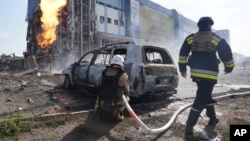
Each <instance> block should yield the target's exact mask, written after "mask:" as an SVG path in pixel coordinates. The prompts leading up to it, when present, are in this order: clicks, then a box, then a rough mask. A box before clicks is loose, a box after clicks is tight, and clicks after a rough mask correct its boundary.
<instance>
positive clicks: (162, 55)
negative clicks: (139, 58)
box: [145, 48, 172, 64]
mask: <svg viewBox="0 0 250 141" xmlns="http://www.w3.org/2000/svg"><path fill="white" fill-rule="evenodd" d="M145 60H146V62H147V63H154V64H172V60H171V58H170V56H169V55H168V53H167V52H166V51H165V50H160V49H154V48H146V49H145Z"/></svg>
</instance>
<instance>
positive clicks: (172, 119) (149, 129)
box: [122, 92, 250, 133]
mask: <svg viewBox="0 0 250 141" xmlns="http://www.w3.org/2000/svg"><path fill="white" fill-rule="evenodd" d="M247 95H250V92H242V93H233V94H227V95H222V96H217V97H215V98H214V99H215V100H217V101H220V100H224V99H226V98H236V97H242V96H247ZM122 99H123V101H124V102H125V105H126V108H127V110H128V112H129V114H130V115H131V117H132V118H133V119H134V120H135V121H136V122H137V123H139V124H140V126H141V127H142V128H143V129H144V130H145V131H146V132H147V133H160V132H163V131H166V130H167V129H169V128H170V126H171V125H172V124H173V122H174V121H175V119H176V118H177V116H178V115H179V114H180V113H181V112H182V111H184V110H185V109H186V108H188V107H190V106H191V105H192V103H191V104H187V105H185V106H183V107H181V108H180V109H178V110H177V111H176V112H175V113H174V115H173V116H172V117H171V119H170V120H169V121H168V123H166V124H165V125H164V126H162V127H160V128H156V129H151V128H149V127H148V126H147V125H146V124H144V123H143V122H142V120H141V119H140V118H139V117H138V116H137V115H136V114H135V112H134V110H133V109H132V108H131V106H130V105H129V103H128V101H127V99H126V97H125V96H124V95H123V97H122Z"/></svg>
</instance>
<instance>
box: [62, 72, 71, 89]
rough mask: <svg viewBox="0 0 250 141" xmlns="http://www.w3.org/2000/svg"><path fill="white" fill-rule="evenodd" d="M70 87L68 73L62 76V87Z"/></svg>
mask: <svg viewBox="0 0 250 141" xmlns="http://www.w3.org/2000/svg"><path fill="white" fill-rule="evenodd" d="M71 87H72V85H71V82H70V78H69V75H65V76H64V83H63V88H64V89H70V88H71Z"/></svg>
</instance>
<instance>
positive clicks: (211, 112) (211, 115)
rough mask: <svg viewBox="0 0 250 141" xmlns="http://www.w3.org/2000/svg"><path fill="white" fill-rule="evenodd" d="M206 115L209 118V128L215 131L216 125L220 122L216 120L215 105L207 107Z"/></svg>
mask: <svg viewBox="0 0 250 141" xmlns="http://www.w3.org/2000/svg"><path fill="white" fill-rule="evenodd" d="M206 114H207V116H208V117H209V121H208V125H207V126H208V127H209V128H211V130H214V128H215V126H216V124H217V123H218V122H219V120H218V119H217V118H216V113H215V109H214V105H209V106H207V107H206Z"/></svg>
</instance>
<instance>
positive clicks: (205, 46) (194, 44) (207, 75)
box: [178, 31, 234, 83]
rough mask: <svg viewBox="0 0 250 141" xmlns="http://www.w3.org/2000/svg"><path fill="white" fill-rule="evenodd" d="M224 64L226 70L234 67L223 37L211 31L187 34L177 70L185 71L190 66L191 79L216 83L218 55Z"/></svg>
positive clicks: (228, 47)
mask: <svg viewBox="0 0 250 141" xmlns="http://www.w3.org/2000/svg"><path fill="white" fill-rule="evenodd" d="M217 55H218V57H219V59H220V60H221V61H222V63H223V64H224V68H225V71H226V72H231V71H232V70H233V68H234V60H233V55H232V51H231V48H230V46H229V45H228V44H227V42H226V41H225V39H223V38H221V37H220V36H218V35H217V34H215V33H213V32H211V31H202V32H201V31H199V32H197V33H193V34H191V35H189V36H188V37H187V38H186V39H185V41H184V42H183V45H182V46H181V49H180V53H179V61H178V64H179V70H180V72H186V66H187V65H189V66H190V73H191V74H190V75H191V78H193V79H202V80H208V81H213V82H215V83H217V77H218V72H219V62H218V57H217Z"/></svg>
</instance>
